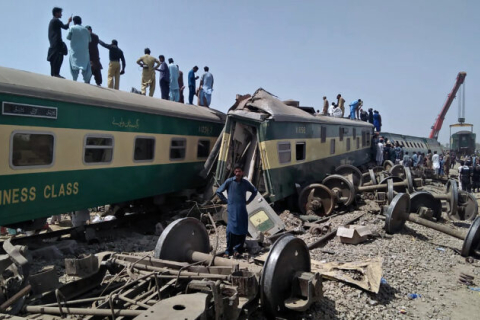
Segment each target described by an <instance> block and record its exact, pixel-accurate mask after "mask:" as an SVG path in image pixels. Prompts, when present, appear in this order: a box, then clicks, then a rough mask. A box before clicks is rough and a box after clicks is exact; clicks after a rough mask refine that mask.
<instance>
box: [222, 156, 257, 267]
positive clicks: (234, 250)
mask: <svg viewBox="0 0 480 320" xmlns="http://www.w3.org/2000/svg"><path fill="white" fill-rule="evenodd" d="M233 173H234V175H235V176H234V177H231V178H228V179H227V180H225V182H224V183H223V184H222V185H221V186H220V188H218V189H217V192H216V194H217V196H218V197H219V198H220V200H222V202H223V203H227V204H228V205H227V213H228V222H227V248H226V250H225V257H228V256H231V255H233V256H234V258H238V257H239V256H240V255H241V254H242V253H243V245H244V243H245V238H246V236H247V233H248V212H247V205H248V204H249V203H250V202H252V201H253V199H255V196H256V195H257V189H256V188H255V187H254V186H253V185H252V184H251V183H250V182H249V181H248V180H246V179H244V178H243V170H242V167H240V166H239V165H236V166H235V169H234V171H233ZM225 190H226V191H227V195H228V199H227V198H225V196H224V195H223V192H224V191H225ZM247 191H249V192H250V193H251V195H250V197H249V198H248V200H246V199H247Z"/></svg>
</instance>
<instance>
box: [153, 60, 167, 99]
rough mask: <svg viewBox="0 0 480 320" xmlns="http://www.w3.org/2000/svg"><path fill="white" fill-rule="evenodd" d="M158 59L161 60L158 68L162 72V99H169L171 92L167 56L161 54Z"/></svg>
mask: <svg viewBox="0 0 480 320" xmlns="http://www.w3.org/2000/svg"><path fill="white" fill-rule="evenodd" d="M158 59H159V60H160V67H158V68H157V69H156V70H157V71H158V72H160V81H159V83H160V91H161V92H162V99H163V100H168V95H169V94H170V71H169V70H168V65H167V63H166V62H165V56H163V55H159V56H158Z"/></svg>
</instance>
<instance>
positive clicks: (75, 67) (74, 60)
mask: <svg viewBox="0 0 480 320" xmlns="http://www.w3.org/2000/svg"><path fill="white" fill-rule="evenodd" d="M73 24H74V25H73V26H72V27H71V28H70V29H69V30H68V34H67V39H68V40H70V72H71V73H72V77H73V81H77V78H78V73H79V72H80V71H82V75H83V81H84V82H85V83H90V78H91V77H92V68H91V65H90V53H89V49H88V45H89V43H90V41H91V36H90V32H89V31H88V30H87V28H85V27H83V26H82V18H80V17H79V16H75V17H73Z"/></svg>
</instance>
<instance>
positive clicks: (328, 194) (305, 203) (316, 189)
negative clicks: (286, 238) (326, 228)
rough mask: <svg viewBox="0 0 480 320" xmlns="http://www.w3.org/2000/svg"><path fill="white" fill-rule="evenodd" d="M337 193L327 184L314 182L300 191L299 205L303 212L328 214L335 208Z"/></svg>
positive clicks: (320, 214) (319, 214)
mask: <svg viewBox="0 0 480 320" xmlns="http://www.w3.org/2000/svg"><path fill="white" fill-rule="evenodd" d="M335 199H336V196H335V194H334V193H333V192H332V191H331V190H330V189H329V188H327V187H326V186H324V185H323V184H319V183H313V184H310V185H308V186H306V187H305V188H303V190H302V191H301V192H300V196H299V197H298V206H299V207H300V211H302V213H303V214H315V215H318V216H327V215H329V214H330V213H332V211H333V208H335Z"/></svg>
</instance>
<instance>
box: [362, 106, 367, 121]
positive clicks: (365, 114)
mask: <svg viewBox="0 0 480 320" xmlns="http://www.w3.org/2000/svg"><path fill="white" fill-rule="evenodd" d="M360 120H362V121H365V122H367V121H368V113H367V111H365V110H363V109H362V111H360Z"/></svg>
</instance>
